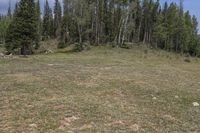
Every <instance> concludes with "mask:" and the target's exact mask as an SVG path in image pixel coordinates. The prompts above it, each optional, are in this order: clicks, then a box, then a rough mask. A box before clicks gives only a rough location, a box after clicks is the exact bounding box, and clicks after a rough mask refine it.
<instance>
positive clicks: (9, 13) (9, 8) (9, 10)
mask: <svg viewBox="0 0 200 133" xmlns="http://www.w3.org/2000/svg"><path fill="white" fill-rule="evenodd" d="M7 16H8V17H10V18H11V17H12V11H11V2H10V0H9V7H8V13H7Z"/></svg>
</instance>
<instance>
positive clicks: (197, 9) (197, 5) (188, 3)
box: [0, 0, 200, 33]
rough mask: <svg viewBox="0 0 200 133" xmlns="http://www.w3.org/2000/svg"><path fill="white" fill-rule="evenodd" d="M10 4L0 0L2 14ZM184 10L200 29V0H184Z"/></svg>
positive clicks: (42, 3)
mask: <svg viewBox="0 0 200 133" xmlns="http://www.w3.org/2000/svg"><path fill="white" fill-rule="evenodd" d="M10 1H11V5H12V7H13V8H14V5H15V3H16V1H19V0H10ZM44 1H45V0H40V3H41V7H43V6H44ZM48 1H49V4H50V6H51V7H53V5H54V1H55V0H48ZM166 1H167V2H168V3H171V2H176V3H178V4H179V0H160V3H161V5H163V4H164V2H166ZM8 5H9V0H0V14H6V13H7V9H8ZM184 10H185V11H187V10H189V11H190V14H192V15H195V16H196V17H197V18H198V21H199V29H200V1H199V0H184ZM199 33H200V31H199Z"/></svg>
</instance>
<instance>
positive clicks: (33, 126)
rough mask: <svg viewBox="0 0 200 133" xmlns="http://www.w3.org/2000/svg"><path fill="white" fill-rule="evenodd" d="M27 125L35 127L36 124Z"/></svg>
mask: <svg viewBox="0 0 200 133" xmlns="http://www.w3.org/2000/svg"><path fill="white" fill-rule="evenodd" d="M29 126H30V127H32V128H37V125H36V124H30V125H29Z"/></svg>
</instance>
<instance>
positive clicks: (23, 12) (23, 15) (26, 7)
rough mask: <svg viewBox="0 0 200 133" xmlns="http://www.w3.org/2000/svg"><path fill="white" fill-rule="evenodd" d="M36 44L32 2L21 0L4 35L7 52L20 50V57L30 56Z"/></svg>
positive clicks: (35, 25) (34, 16)
mask: <svg viewBox="0 0 200 133" xmlns="http://www.w3.org/2000/svg"><path fill="white" fill-rule="evenodd" d="M36 42H37V19H36V10H35V3H34V0H21V1H20V2H19V5H18V8H17V10H16V13H15V16H14V18H13V21H12V22H11V24H10V26H9V28H8V31H7V34H6V48H7V50H8V51H9V52H13V51H14V50H17V49H20V51H21V53H20V54H22V55H27V54H32V50H33V49H32V48H33V46H34V45H35V44H36Z"/></svg>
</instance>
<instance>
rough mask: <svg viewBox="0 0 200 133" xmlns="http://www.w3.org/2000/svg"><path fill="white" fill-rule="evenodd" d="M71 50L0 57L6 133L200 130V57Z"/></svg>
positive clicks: (0, 121) (1, 118)
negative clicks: (186, 57)
mask: <svg viewBox="0 0 200 133" xmlns="http://www.w3.org/2000/svg"><path fill="white" fill-rule="evenodd" d="M68 51H69V49H68V48H66V49H65V50H59V51H58V52H56V53H54V54H48V55H45V54H44V55H33V56H30V57H28V58H21V57H16V58H13V59H0V132H5V133H8V132H11V133H12V132H20V133H21V132H25V133H26V132H33V133H35V132H36V133H37V132H38V133H39V132H42V133H43V132H47V133H51V132H52V133H53V132H58V133H59V132H61V133H62V132H70V131H71V132H140V133H141V132H144V133H146V132H153V133H155V132H158V133H160V132H200V121H199V120H200V115H199V114H200V107H193V105H192V103H193V102H198V103H200V60H199V59H196V58H190V60H191V62H190V63H188V62H185V61H184V60H185V58H184V57H181V56H180V55H177V54H173V53H167V52H164V51H160V50H146V49H145V48H143V47H140V46H134V47H133V48H132V49H117V48H109V47H94V48H92V49H91V50H88V51H83V52H80V53H73V52H68ZM147 51H148V52H147ZM60 52H61V53H60ZM177 96H178V98H177ZM153 97H156V99H155V100H154V99H153Z"/></svg>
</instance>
